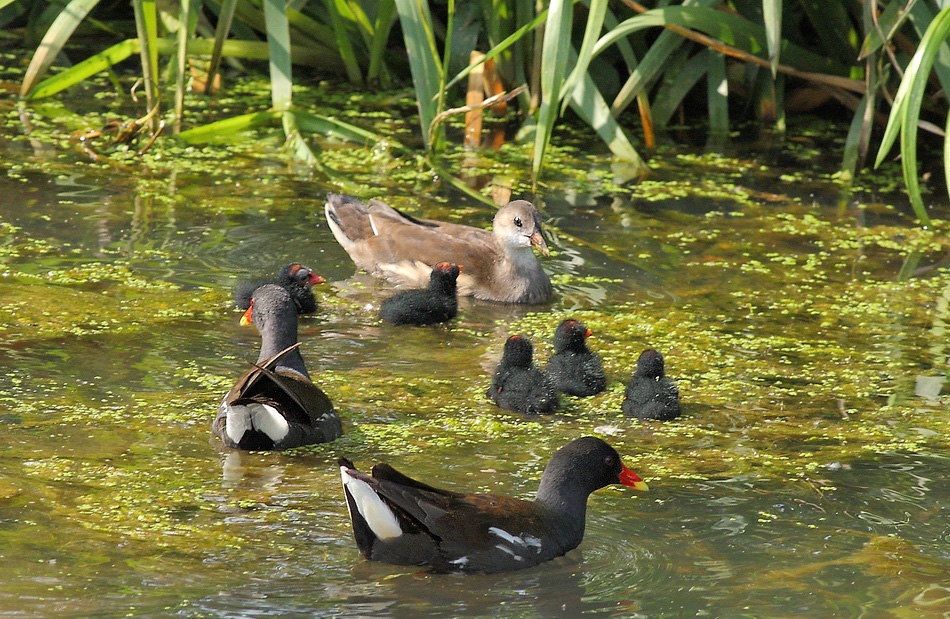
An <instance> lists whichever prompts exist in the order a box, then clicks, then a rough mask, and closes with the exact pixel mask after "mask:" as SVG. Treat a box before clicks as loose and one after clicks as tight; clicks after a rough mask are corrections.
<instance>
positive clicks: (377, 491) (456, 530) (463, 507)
mask: <svg viewBox="0 0 950 619" xmlns="http://www.w3.org/2000/svg"><path fill="white" fill-rule="evenodd" d="M338 462H339V464H340V473H341V475H342V477H343V493H344V494H345V495H346V506H347V509H348V510H349V512H350V520H351V521H352V523H353V536H354V537H355V538H356V545H357V547H359V550H360V552H361V553H362V554H363V556H364V557H366V558H367V559H370V560H372V561H382V562H384V563H395V564H397V565H426V566H429V567H431V568H433V569H434V570H436V571H441V572H455V571H461V572H502V571H511V570H520V569H522V568H526V567H531V566H533V565H537V564H538V563H542V562H544V561H549V560H551V559H553V558H555V557H559V556H561V555H563V554H565V553H566V552H568V551H569V550H572V549H574V548H576V547H577V546H578V545H579V544H580V543H581V540H582V539H583V537H584V525H585V520H586V515H587V497H588V496H590V494H591V493H592V492H593V491H595V490H597V489H599V488H603V487H604V486H607V485H609V484H624V485H625V486H630V487H632V488H636V489H638V490H646V489H647V485H646V483H644V482H643V480H642V479H640V477H638V476H637V474H636V473H634V472H633V471H631V470H630V469H628V468H627V467H626V466H624V465H623V463H622V462H621V461H620V456H619V455H618V454H617V452H616V451H615V450H614V448H613V447H611V446H610V445H608V444H607V443H605V442H604V441H602V440H600V439H599V438H595V437H592V436H587V437H584V438H579V439H577V440H574V441H572V442H570V443H568V444H567V445H565V446H564V447H562V448H561V449H560V450H558V452H557V453H556V454H554V457H553V458H551V461H550V462H548V465H547V466H546V467H545V468H544V473H543V474H542V475H541V485H540V487H539V488H538V494H537V497H536V498H535V500H533V501H525V500H522V499H515V498H511V497H506V496H498V495H492V494H462V493H460V492H452V491H450V490H441V489H439V488H434V487H432V486H429V485H427V484H424V483H422V482H418V481H416V480H414V479H411V478H409V477H407V476H405V475H403V474H402V473H400V472H399V471H397V470H396V469H394V468H393V467H391V466H389V465H388V464H377V465H376V466H374V467H373V470H372V476H369V475H366V474H365V473H361V472H359V471H357V470H356V469H355V468H354V467H353V463H352V462H350V461H349V460H347V459H345V458H340V459H339V460H338Z"/></svg>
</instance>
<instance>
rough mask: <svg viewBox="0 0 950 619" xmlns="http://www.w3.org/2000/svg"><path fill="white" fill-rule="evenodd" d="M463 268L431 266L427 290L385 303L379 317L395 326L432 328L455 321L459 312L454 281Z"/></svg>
mask: <svg viewBox="0 0 950 619" xmlns="http://www.w3.org/2000/svg"><path fill="white" fill-rule="evenodd" d="M461 270H462V267H461V266H459V265H457V264H452V263H450V262H440V263H439V264H437V265H435V266H434V267H432V274H431V275H430V276H429V287H428V288H422V289H418V290H406V291H405V292H400V293H397V294H395V295H393V296H391V297H389V298H388V299H386V300H385V301H383V305H382V307H380V308H379V317H380V318H382V319H383V320H385V321H387V322H391V323H393V324H396V325H416V326H420V327H421V326H424V325H431V324H435V323H437V322H445V321H447V320H451V319H453V318H455V315H456V314H458V311H459V302H458V294H457V286H456V280H457V279H458V276H459V273H460V272H461Z"/></svg>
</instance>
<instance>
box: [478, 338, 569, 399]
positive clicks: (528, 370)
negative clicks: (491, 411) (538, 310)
mask: <svg viewBox="0 0 950 619" xmlns="http://www.w3.org/2000/svg"><path fill="white" fill-rule="evenodd" d="M533 356H534V346H532V345H531V340H529V339H528V338H526V337H524V336H523V335H512V336H511V337H509V338H508V340H507V341H506V342H505V350H504V352H503V353H502V357H501V363H499V364H498V368H497V369H496V370H495V375H494V377H493V378H492V383H491V387H489V388H488V391H487V392H486V393H485V395H486V396H488V398H489V399H490V400H491V401H492V402H494V403H495V404H497V405H498V406H499V407H501V408H504V409H507V410H510V411H515V412H518V413H553V412H554V409H555V408H557V390H556V389H555V388H554V383H553V382H551V379H550V378H549V377H548V375H547V374H545V373H544V372H542V371H541V370H539V369H538V368H536V367H534V364H533V363H532V357H533Z"/></svg>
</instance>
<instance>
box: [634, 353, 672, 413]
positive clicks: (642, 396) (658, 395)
mask: <svg viewBox="0 0 950 619" xmlns="http://www.w3.org/2000/svg"><path fill="white" fill-rule="evenodd" d="M622 408H623V414H624V415H627V416H628V417H639V418H640V419H659V420H660V421H669V420H671V419H676V418H677V417H679V416H680V394H679V390H678V389H677V388H676V385H675V384H674V383H673V381H671V380H670V379H669V378H667V377H666V376H664V374H663V355H661V354H660V353H659V352H658V351H656V350H653V349H652V348H648V349H647V350H644V351H643V352H642V353H640V358H638V359H637V370H636V371H635V372H634V373H633V377H632V378H631V379H630V383H629V384H627V392H626V395H625V396H624V399H623V406H622Z"/></svg>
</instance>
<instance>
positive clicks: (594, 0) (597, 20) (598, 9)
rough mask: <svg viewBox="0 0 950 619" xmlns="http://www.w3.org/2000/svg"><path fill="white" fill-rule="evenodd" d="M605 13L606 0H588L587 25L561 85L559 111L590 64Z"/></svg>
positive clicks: (562, 108)
mask: <svg viewBox="0 0 950 619" xmlns="http://www.w3.org/2000/svg"><path fill="white" fill-rule="evenodd" d="M606 15H607V0H590V6H589V7H588V10H587V26H586V27H585V28H584V39H583V40H582V42H581V48H580V50H579V51H578V52H577V61H576V63H575V64H574V68H573V70H572V71H571V73H570V75H568V76H567V79H566V80H564V86H563V87H562V89H563V91H564V93H563V94H562V95H561V96H562V97H563V99H564V103H563V105H562V106H561V113H562V114H563V113H564V108H566V107H567V104H568V101H570V97H571V93H572V92H573V90H574V88H575V87H576V86H577V84H578V83H580V81H581V76H582V75H584V74H586V73H587V66H588V65H589V64H590V57H591V52H593V51H594V44H595V43H597V39H598V38H600V31H601V30H602V29H603V27H604V18H605V17H606Z"/></svg>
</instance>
